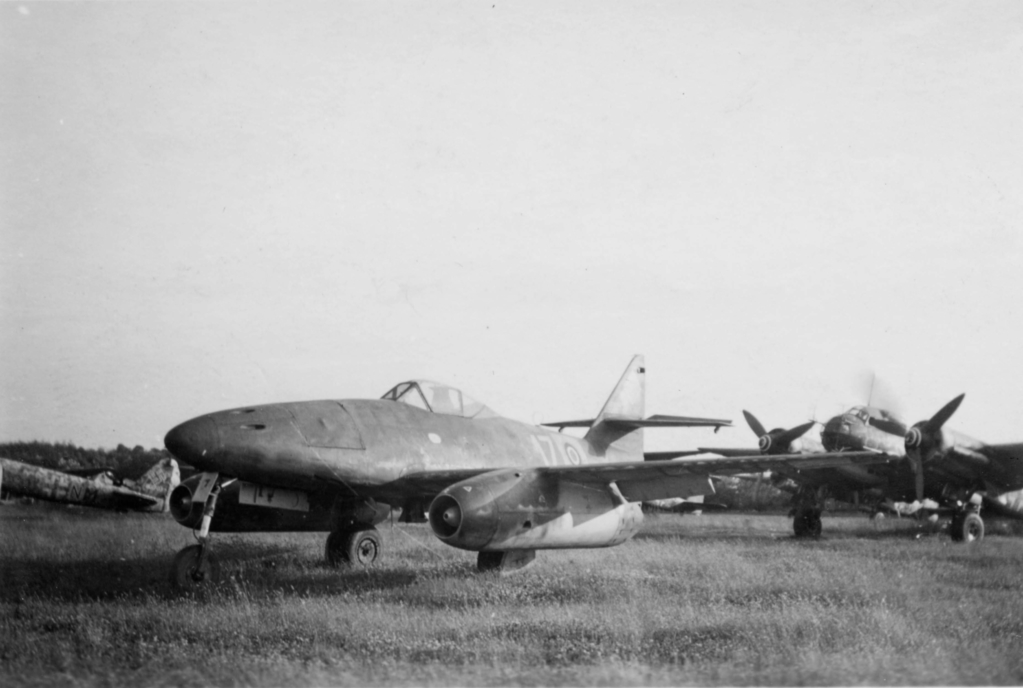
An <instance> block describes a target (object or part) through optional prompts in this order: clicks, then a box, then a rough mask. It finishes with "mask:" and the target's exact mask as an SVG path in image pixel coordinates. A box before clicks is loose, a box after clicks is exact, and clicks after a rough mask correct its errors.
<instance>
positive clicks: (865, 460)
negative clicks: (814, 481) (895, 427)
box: [672, 450, 902, 475]
mask: <svg viewBox="0 0 1023 688" xmlns="http://www.w3.org/2000/svg"><path fill="white" fill-rule="evenodd" d="M708 451H709V450H708ZM714 451H717V450H714ZM901 459H902V457H899V456H893V455H891V454H883V453H880V452H872V451H844V452H823V453H820V454H752V455H749V456H723V457H711V458H691V459H676V460H675V461H672V463H673V464H676V465H679V466H686V467H688V468H690V469H691V470H694V471H705V472H707V473H710V474H711V475H735V474H737V473H760V472H763V471H778V470H781V471H783V472H788V473H791V472H793V471H796V472H798V471H800V470H809V469H818V468H839V467H841V466H863V465H871V464H888V463H892V462H895V461H899V460H901Z"/></svg>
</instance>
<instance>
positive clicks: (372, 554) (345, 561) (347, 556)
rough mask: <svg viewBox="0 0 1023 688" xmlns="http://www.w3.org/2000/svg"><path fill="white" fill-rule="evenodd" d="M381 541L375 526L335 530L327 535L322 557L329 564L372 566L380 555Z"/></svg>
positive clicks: (337, 566)
mask: <svg viewBox="0 0 1023 688" xmlns="http://www.w3.org/2000/svg"><path fill="white" fill-rule="evenodd" d="M382 549H383V541H382V540H381V539H380V533H379V532H378V531H377V529H376V528H364V529H362V530H335V531H332V532H331V533H330V535H328V536H327V544H326V546H325V547H324V558H325V559H326V560H327V564H328V565H329V566H333V567H334V568H340V567H343V566H352V565H355V564H358V565H360V566H372V565H373V564H374V562H376V560H377V557H379V556H380V551H381V550H382Z"/></svg>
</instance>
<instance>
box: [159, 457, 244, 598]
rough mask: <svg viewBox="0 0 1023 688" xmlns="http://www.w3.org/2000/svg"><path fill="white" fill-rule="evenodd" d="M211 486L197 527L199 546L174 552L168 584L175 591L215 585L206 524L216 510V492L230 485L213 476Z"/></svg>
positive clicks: (216, 566) (216, 574)
mask: <svg viewBox="0 0 1023 688" xmlns="http://www.w3.org/2000/svg"><path fill="white" fill-rule="evenodd" d="M212 476H213V486H212V487H211V488H210V492H209V495H208V496H207V497H206V503H205V505H204V506H203V510H202V525H201V526H200V527H199V535H198V540H199V544H197V545H190V546H188V547H185V548H184V549H183V550H181V551H180V552H178V554H177V556H175V557H174V564H173V566H172V567H171V585H173V586H174V587H176V588H177V589H178V590H192V589H195V588H199V587H203V586H205V585H210V584H214V583H216V582H217V581H218V580H220V564H219V563H218V562H217V560H216V558H215V557H214V556H213V553H212V552H211V551H210V547H209V539H210V522H211V521H213V512H214V511H216V508H217V496H218V495H219V494H220V489H221V488H222V487H224V486H225V485H228V484H230V483H231V482H234V481H233V480H229V481H227V482H225V483H221V482H220V480H219V479H218V476H217V475H216V474H215V473H214V474H212Z"/></svg>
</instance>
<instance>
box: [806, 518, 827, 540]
mask: <svg viewBox="0 0 1023 688" xmlns="http://www.w3.org/2000/svg"><path fill="white" fill-rule="evenodd" d="M808 521H809V522H808V523H807V533H806V534H807V536H809V537H812V538H814V539H817V538H819V537H820V536H821V530H823V528H824V526H823V525H822V524H821V516H820V514H816V513H815V514H811V515H810V516H809V517H808Z"/></svg>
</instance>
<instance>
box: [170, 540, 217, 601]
mask: <svg viewBox="0 0 1023 688" xmlns="http://www.w3.org/2000/svg"><path fill="white" fill-rule="evenodd" d="M201 549H202V548H201V547H200V546H199V545H191V546H189V547H186V548H184V549H183V550H181V551H180V552H178V554H177V556H176V557H174V565H173V566H172V567H171V584H172V585H174V586H175V587H176V588H178V589H179V590H194V589H195V588H199V587H202V586H205V585H212V584H214V583H216V582H217V581H218V580H220V563H219V562H218V561H217V559H216V557H214V556H213V552H210V551H208V550H207V552H206V557H205V558H204V559H203V562H202V565H201V566H200V565H199V552H200V551H201Z"/></svg>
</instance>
